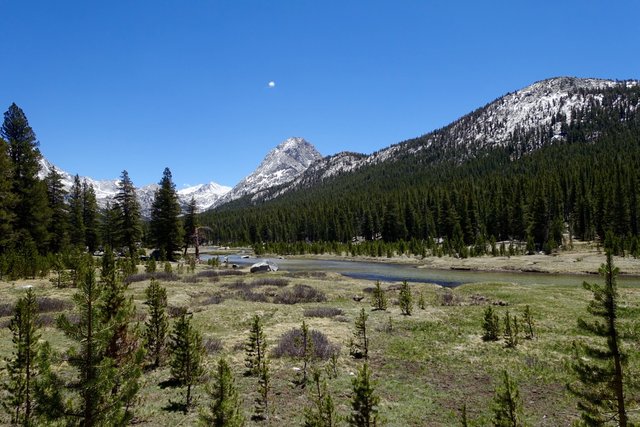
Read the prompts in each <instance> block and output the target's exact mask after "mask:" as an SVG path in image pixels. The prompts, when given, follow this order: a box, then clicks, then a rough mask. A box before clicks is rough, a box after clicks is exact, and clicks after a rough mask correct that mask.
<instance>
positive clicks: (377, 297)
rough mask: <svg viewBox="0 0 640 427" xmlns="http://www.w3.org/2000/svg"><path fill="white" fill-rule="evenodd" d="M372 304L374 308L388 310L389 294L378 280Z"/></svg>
mask: <svg viewBox="0 0 640 427" xmlns="http://www.w3.org/2000/svg"><path fill="white" fill-rule="evenodd" d="M371 297H372V301H371V305H372V306H373V309H374V310H386V309H387V296H386V295H385V293H384V290H382V287H381V286H380V281H379V280H378V281H376V287H375V288H374V289H373V294H372V296H371Z"/></svg>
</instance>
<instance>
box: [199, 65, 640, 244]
mask: <svg viewBox="0 0 640 427" xmlns="http://www.w3.org/2000/svg"><path fill="white" fill-rule="evenodd" d="M638 164H640V85H639V83H638V81H613V80H602V79H579V78H570V77H560V78H553V79H548V80H544V81H540V82H537V83H534V84H532V85H531V86H528V87H526V88H524V89H521V90H518V91H516V92H513V93H508V94H506V95H504V96H502V97H500V98H498V99H496V100H495V101H493V102H491V103H488V104H487V105H485V106H483V107H481V108H478V109H477V110H475V111H473V112H471V113H469V114H467V115H465V116H463V117H461V118H460V119H458V120H456V121H454V122H452V123H451V124H449V125H447V126H445V127H443V128H441V129H437V130H434V131H432V132H429V133H427V134H425V135H422V136H419V137H416V138H414V139H411V140H407V141H404V142H400V143H397V144H394V145H391V146H389V147H387V148H384V149H382V150H380V151H377V152H375V153H372V154H370V155H361V154H355V153H339V154H336V155H333V156H329V157H325V158H323V159H320V160H316V161H315V162H314V163H313V164H311V165H310V166H309V167H308V168H307V170H306V171H305V172H303V173H302V174H300V175H299V176H298V177H297V178H295V179H293V180H292V181H290V182H289V183H287V184H282V185H280V186H277V187H272V188H270V189H266V190H263V191H262V192H260V193H258V194H254V195H253V196H252V197H244V198H243V199H241V200H239V201H238V202H234V203H230V204H228V205H225V206H224V207H222V208H221V209H218V210H217V211H216V212H215V214H211V215H210V216H209V214H207V213H205V214H204V216H203V223H204V224H206V225H208V226H210V227H211V228H213V229H214V230H215V232H216V233H217V235H219V236H220V239H222V240H229V241H234V240H235V241H243V242H247V241H249V242H250V243H256V242H260V241H262V242H265V243H268V242H273V243H274V244H281V243H284V242H347V241H363V240H364V241H368V240H372V241H373V240H377V239H379V238H382V239H383V240H384V241H386V242H394V241H402V240H404V241H405V242H406V241H408V240H413V239H416V240H417V242H418V243H415V242H414V248H417V247H418V246H419V245H420V243H419V242H421V241H422V242H429V240H428V238H432V239H433V238H437V239H438V241H440V242H442V241H443V240H442V239H444V241H447V242H450V243H448V246H446V247H444V248H442V247H441V248H438V250H443V251H446V252H448V253H450V254H454V253H457V255H458V256H466V255H468V251H470V250H471V249H469V247H470V246H471V245H476V244H477V246H474V247H475V248H478V249H477V250H479V251H483V250H484V249H483V248H484V247H485V245H484V244H483V242H488V241H492V240H496V241H500V240H511V239H513V240H515V241H517V242H523V241H524V242H527V245H528V242H529V241H530V242H531V245H535V249H536V250H541V249H542V248H543V247H545V248H547V249H549V250H552V249H553V248H555V247H556V245H557V244H559V243H560V242H562V239H563V236H566V235H567V234H568V233H572V234H573V235H574V236H576V237H577V238H579V239H583V240H593V239H594V238H599V239H604V237H605V232H606V231H607V230H611V231H613V232H614V233H615V235H616V236H621V237H620V239H622V240H621V241H620V242H619V243H618V247H626V248H627V249H628V250H630V251H631V252H633V251H634V250H636V249H633V248H640V185H638V183H639V182H640V168H638V167H637V165H638ZM629 236H631V237H629ZM636 238H637V239H638V241H637V242H636V241H635V240H633V239H636ZM465 245H466V249H465ZM531 245H528V246H529V247H532V246H531ZM283 247H284V246H282V247H281V248H280V249H277V248H276V250H281V249H282V248H283ZM271 249H272V250H273V249H274V248H271ZM303 249H304V248H303V247H302V246H295V247H287V248H286V249H285V251H299V250H303ZM316 249H317V250H321V249H319V248H316ZM351 249H353V248H351ZM351 249H349V250H351ZM369 249H371V251H374V252H375V253H377V254H380V253H381V251H382V249H380V247H377V248H375V247H370V248H369ZM427 249H428V250H429V251H432V252H430V253H431V254H434V253H435V252H433V251H434V250H435V249H436V248H432V247H429V248H427ZM516 249H517V248H516ZM547 249H545V250H547ZM314 250H315V249H314ZM474 250H476V249H474ZM518 250H520V249H518ZM530 250H533V249H530ZM637 252H638V253H639V254H640V249H638V250H637ZM414 253H415V252H414ZM419 253H422V252H419ZM479 253H482V252H479ZM440 254H441V253H440Z"/></svg>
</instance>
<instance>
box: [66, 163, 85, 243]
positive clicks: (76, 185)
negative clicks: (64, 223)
mask: <svg viewBox="0 0 640 427" xmlns="http://www.w3.org/2000/svg"><path fill="white" fill-rule="evenodd" d="M69 224H70V225H71V233H70V234H71V244H72V245H74V246H75V247H77V248H80V249H82V250H84V248H85V232H86V229H85V226H84V198H83V197H82V183H81V182H80V177H79V176H78V175H76V176H75V177H74V178H73V185H72V186H71V191H70V192H69Z"/></svg>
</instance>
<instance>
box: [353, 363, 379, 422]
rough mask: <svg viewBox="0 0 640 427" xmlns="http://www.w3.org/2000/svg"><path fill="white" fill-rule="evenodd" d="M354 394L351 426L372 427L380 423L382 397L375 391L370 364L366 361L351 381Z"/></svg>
mask: <svg viewBox="0 0 640 427" xmlns="http://www.w3.org/2000/svg"><path fill="white" fill-rule="evenodd" d="M351 384H352V388H353V395H352V396H351V415H349V418H348V422H349V425H350V426H357V427H371V426H376V425H378V421H379V420H378V404H379V403H380V398H379V397H378V395H377V394H376V393H375V384H374V383H373V381H372V380H371V370H370V369H369V364H368V363H366V362H365V364H364V365H362V368H360V369H358V375H357V376H356V377H355V378H354V379H353V380H352V381H351Z"/></svg>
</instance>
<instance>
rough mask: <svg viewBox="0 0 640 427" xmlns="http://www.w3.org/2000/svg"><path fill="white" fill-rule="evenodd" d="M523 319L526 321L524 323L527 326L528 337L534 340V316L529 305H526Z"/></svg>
mask: <svg viewBox="0 0 640 427" xmlns="http://www.w3.org/2000/svg"><path fill="white" fill-rule="evenodd" d="M522 320H523V321H524V325H525V328H526V332H527V335H526V339H528V340H532V339H533V338H534V334H533V316H532V315H531V309H530V308H529V305H527V306H525V308H524V314H523V315H522Z"/></svg>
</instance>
